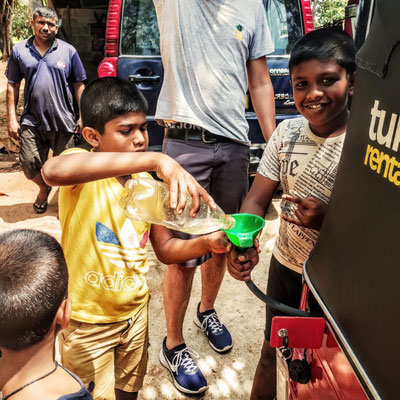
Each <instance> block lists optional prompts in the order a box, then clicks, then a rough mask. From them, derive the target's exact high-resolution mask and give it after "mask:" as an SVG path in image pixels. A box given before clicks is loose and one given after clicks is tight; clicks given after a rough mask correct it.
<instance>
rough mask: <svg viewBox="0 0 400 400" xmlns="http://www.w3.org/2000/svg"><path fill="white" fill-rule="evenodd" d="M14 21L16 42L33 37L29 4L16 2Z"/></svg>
mask: <svg viewBox="0 0 400 400" xmlns="http://www.w3.org/2000/svg"><path fill="white" fill-rule="evenodd" d="M13 14H14V19H13V24H12V36H13V38H14V39H15V40H16V41H20V40H22V39H25V38H27V37H29V36H31V35H32V27H31V25H30V21H31V17H32V16H31V10H30V8H29V6H28V4H27V2H25V1H23V0H16V2H15V7H14V12H13Z"/></svg>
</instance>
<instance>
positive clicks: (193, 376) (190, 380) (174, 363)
mask: <svg viewBox="0 0 400 400" xmlns="http://www.w3.org/2000/svg"><path fill="white" fill-rule="evenodd" d="M166 340H167V338H164V341H163V346H162V349H161V351H160V362H161V364H162V365H163V366H164V367H165V368H167V369H168V370H169V372H171V375H172V378H173V380H174V385H175V387H176V388H177V389H178V390H180V391H181V392H183V393H188V394H197V393H203V392H205V391H206V390H207V389H208V386H207V381H206V378H204V375H203V373H202V372H201V371H200V369H199V367H198V366H197V365H196V363H195V362H194V360H193V358H192V356H194V357H196V358H199V355H198V354H197V353H196V352H195V351H193V350H192V349H189V348H188V347H187V346H186V344H185V343H182V344H180V345H178V346H176V347H174V348H173V349H171V350H168V349H167V346H166V344H165V343H166Z"/></svg>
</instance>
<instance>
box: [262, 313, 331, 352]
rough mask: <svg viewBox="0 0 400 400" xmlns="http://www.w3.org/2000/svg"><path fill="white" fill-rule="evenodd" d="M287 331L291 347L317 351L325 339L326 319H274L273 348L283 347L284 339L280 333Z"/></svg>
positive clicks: (272, 329)
mask: <svg viewBox="0 0 400 400" xmlns="http://www.w3.org/2000/svg"><path fill="white" fill-rule="evenodd" d="M281 329H285V330H286V331H287V336H288V339H289V347H303V348H308V349H316V348H319V347H321V345H322V339H323V337H324V330H325V319H324V318H314V317H274V318H273V319H272V326H271V339H270V345H271V347H281V346H282V345H283V338H282V337H280V335H279V331H280V330H281Z"/></svg>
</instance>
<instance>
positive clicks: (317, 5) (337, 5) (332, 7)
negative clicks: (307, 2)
mask: <svg viewBox="0 0 400 400" xmlns="http://www.w3.org/2000/svg"><path fill="white" fill-rule="evenodd" d="M311 3H312V10H313V16H314V25H315V26H316V27H318V26H324V25H332V24H333V23H335V22H337V21H340V20H342V19H343V18H344V10H345V7H346V5H347V0H312V1H311Z"/></svg>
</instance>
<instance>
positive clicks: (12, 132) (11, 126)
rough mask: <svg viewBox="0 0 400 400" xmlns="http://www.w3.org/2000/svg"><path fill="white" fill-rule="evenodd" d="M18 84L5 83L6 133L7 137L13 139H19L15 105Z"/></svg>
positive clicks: (17, 95) (17, 97) (16, 102)
mask: <svg viewBox="0 0 400 400" xmlns="http://www.w3.org/2000/svg"><path fill="white" fill-rule="evenodd" d="M20 84H21V83H20V82H17V83H11V82H8V83H7V96H6V101H7V116H8V123H7V131H8V135H9V136H10V137H12V138H14V139H18V138H19V129H20V126H19V123H18V120H17V105H18V99H19V87H20Z"/></svg>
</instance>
